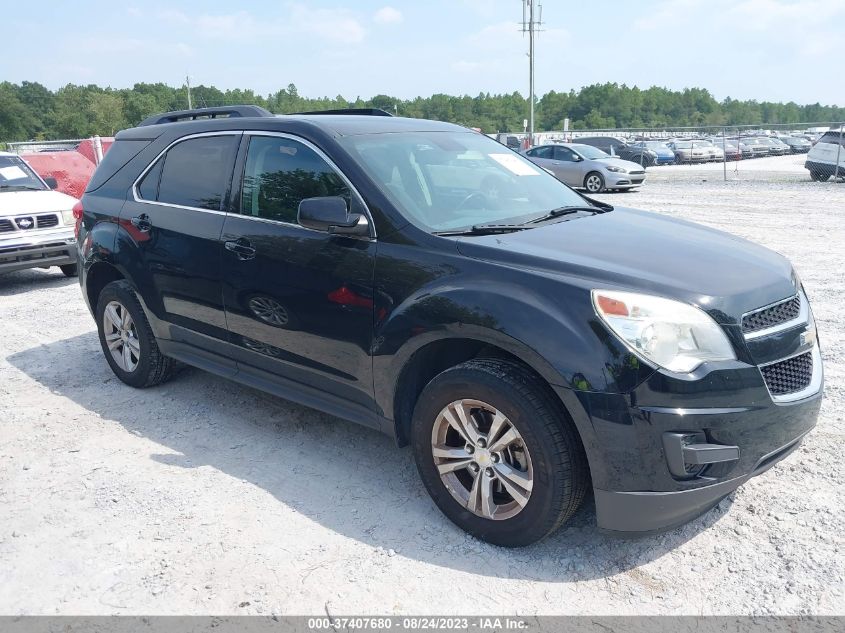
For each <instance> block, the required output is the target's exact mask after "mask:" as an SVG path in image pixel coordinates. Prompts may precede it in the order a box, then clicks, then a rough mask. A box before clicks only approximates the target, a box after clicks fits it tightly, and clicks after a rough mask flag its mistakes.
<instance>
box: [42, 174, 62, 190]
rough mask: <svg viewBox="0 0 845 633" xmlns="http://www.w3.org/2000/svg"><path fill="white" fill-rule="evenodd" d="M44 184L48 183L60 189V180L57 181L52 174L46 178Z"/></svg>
mask: <svg viewBox="0 0 845 633" xmlns="http://www.w3.org/2000/svg"><path fill="white" fill-rule="evenodd" d="M44 184H45V185H47V186H48V187H50V189H58V188H59V183H58V181H56V179H55V178H53V177H52V176H50V177H49V178H45V179H44Z"/></svg>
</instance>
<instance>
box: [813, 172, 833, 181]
mask: <svg viewBox="0 0 845 633" xmlns="http://www.w3.org/2000/svg"><path fill="white" fill-rule="evenodd" d="M810 178H811V179H812V180H815V181H816V182H826V181H827V180H828V179H829V178H830V174H826V173H824V172H820V171H818V170H815V169H811V170H810Z"/></svg>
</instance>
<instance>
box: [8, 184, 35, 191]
mask: <svg viewBox="0 0 845 633" xmlns="http://www.w3.org/2000/svg"><path fill="white" fill-rule="evenodd" d="M0 189H26V190H27V191H41V188H40V187H33V186H32V185H0Z"/></svg>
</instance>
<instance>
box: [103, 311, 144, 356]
mask: <svg viewBox="0 0 845 633" xmlns="http://www.w3.org/2000/svg"><path fill="white" fill-rule="evenodd" d="M103 333H104V335H105V339H106V345H107V346H108V348H109V352H111V355H112V358H113V359H114V362H115V363H117V366H118V367H120V368H121V369H122V370H123V371H125V372H128V373H131V372H133V371H135V369H136V368H137V367H138V363H139V362H140V361H141V344H140V342H139V340H138V331H137V329H136V328H135V321H133V320H132V315H130V314H129V310H127V309H126V307H125V306H124V305H123V304H122V303H120V302H119V301H111V302H109V303H108V305H106V309H105V311H104V312H103Z"/></svg>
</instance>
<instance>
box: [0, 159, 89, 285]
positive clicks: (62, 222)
mask: <svg viewBox="0 0 845 633" xmlns="http://www.w3.org/2000/svg"><path fill="white" fill-rule="evenodd" d="M55 186H56V181H55V180H54V179H52V178H48V179H47V180H46V181H45V180H42V179H41V177H40V176H39V175H38V174H36V173H35V171H34V170H33V169H32V168H31V167H30V166H29V165H27V164H26V162H24V160H23V159H22V158H21V157H20V156H18V155H16V154H9V153H6V152H0V273H6V272H12V271H13V270H22V269H24V268H49V267H50V266H58V267H59V268H61V270H62V272H63V273H64V274H65V275H67V276H68V277H73V276H74V275H76V237H75V235H74V230H75V229H74V227H75V224H76V223H75V221H74V218H73V206H74V205H75V204H76V202H77V200H76V198H73V197H71V196H68V195H65V194H63V193H59V192H58V191H52V190H51V188H53V187H55Z"/></svg>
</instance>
